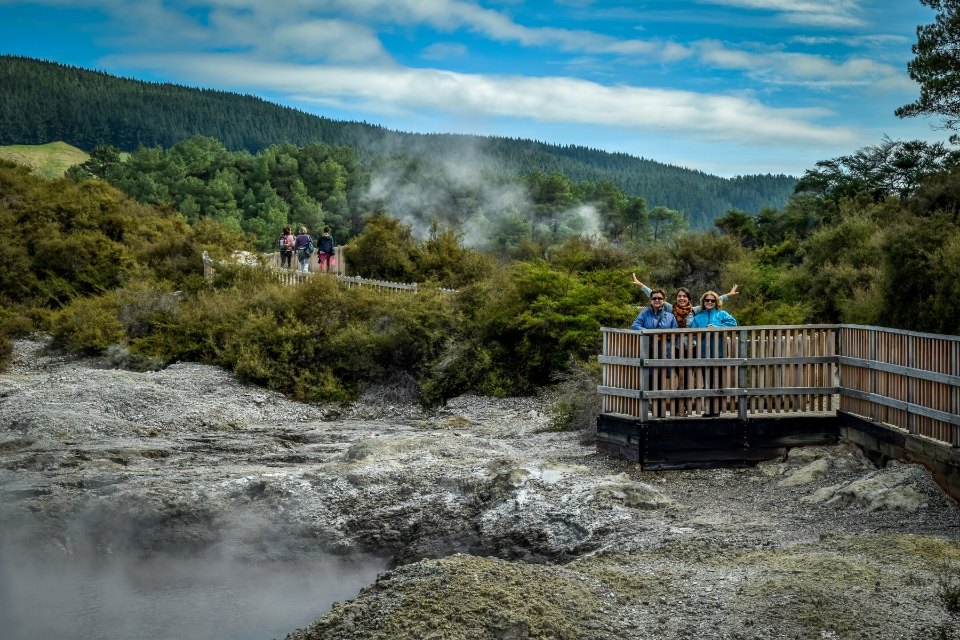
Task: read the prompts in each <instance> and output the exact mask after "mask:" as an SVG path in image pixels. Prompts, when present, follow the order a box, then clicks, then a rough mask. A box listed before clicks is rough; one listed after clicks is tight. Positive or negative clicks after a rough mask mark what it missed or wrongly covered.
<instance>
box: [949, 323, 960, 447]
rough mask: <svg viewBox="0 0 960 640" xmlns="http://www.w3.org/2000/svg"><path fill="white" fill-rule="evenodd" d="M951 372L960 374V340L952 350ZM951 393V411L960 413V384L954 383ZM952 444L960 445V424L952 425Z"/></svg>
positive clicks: (954, 413) (956, 413)
mask: <svg viewBox="0 0 960 640" xmlns="http://www.w3.org/2000/svg"><path fill="white" fill-rule="evenodd" d="M950 373H952V374H953V375H955V376H960V342H954V343H953V348H952V349H951V352H950ZM951 395H952V396H953V397H952V398H951V400H950V411H951V412H952V413H953V415H960V386H958V385H953V391H952V392H951ZM950 444H951V446H954V447H960V425H955V424H952V425H950Z"/></svg>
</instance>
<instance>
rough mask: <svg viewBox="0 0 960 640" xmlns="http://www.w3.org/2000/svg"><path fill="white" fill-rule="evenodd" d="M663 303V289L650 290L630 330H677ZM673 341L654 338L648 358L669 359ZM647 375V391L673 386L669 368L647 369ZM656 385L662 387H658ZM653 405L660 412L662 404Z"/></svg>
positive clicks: (671, 338) (658, 401)
mask: <svg viewBox="0 0 960 640" xmlns="http://www.w3.org/2000/svg"><path fill="white" fill-rule="evenodd" d="M665 301H666V294H665V293H664V292H663V289H654V290H652V291H651V292H650V304H649V305H648V306H647V308H646V309H644V310H643V311H641V312H640V315H638V316H637V317H636V319H635V320H634V321H633V324H632V325H631V326H630V328H631V329H633V330H635V331H636V330H638V329H677V328H678V327H679V325H678V324H677V319H676V318H674V317H673V314H672V313H670V312H669V311H667V309H666V307H665V306H664V303H665ZM665 340H669V342H664V341H665ZM673 340H674V337H673V336H671V337H670V338H665V337H663V336H662V335H660V336H659V337H654V338H653V340H652V341H651V343H650V347H649V348H650V352H649V356H650V357H653V358H663V357H669V355H670V352H671V351H672V350H673V347H672V345H673ZM654 345H656V346H654ZM647 375H648V378H647V388H648V389H655V388H670V387H672V386H673V372H672V370H671V369H670V367H665V368H660V367H651V368H648V369H647ZM658 383H659V384H661V385H664V386H663V387H659V386H658ZM655 403H656V406H657V411H658V412H660V411H662V410H663V406H662V405H663V402H662V401H660V400H656V401H655Z"/></svg>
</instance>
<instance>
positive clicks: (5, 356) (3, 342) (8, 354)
mask: <svg viewBox="0 0 960 640" xmlns="http://www.w3.org/2000/svg"><path fill="white" fill-rule="evenodd" d="M12 360H13V342H12V341H11V340H10V337H9V336H7V334H5V333H0V371H6V370H7V369H9V368H10V362H11V361H12Z"/></svg>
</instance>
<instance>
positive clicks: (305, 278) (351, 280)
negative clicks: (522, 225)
mask: <svg viewBox="0 0 960 640" xmlns="http://www.w3.org/2000/svg"><path fill="white" fill-rule="evenodd" d="M337 248H338V249H340V247H337ZM278 255H279V254H267V259H266V263H265V264H262V265H261V264H255V265H251V264H247V265H244V266H248V267H251V268H254V267H257V268H263V269H267V270H269V271H270V272H271V273H273V274H275V275H276V278H277V280H278V281H279V282H280V283H281V284H285V285H299V284H304V283H305V282H309V281H310V279H311V278H313V277H314V276H317V275H321V276H323V277H329V278H334V279H336V281H337V282H339V283H340V284H342V285H344V286H346V287H347V288H356V287H372V288H374V289H380V290H384V291H397V292H417V291H420V290H422V289H424V288H425V287H424V286H423V285H418V284H416V283H408V282H390V281H388V280H376V279H373V278H362V277H360V276H347V275H342V274H339V273H334V272H329V273H322V272H319V271H316V270H314V271H306V272H304V271H296V270H292V269H283V268H281V267H280V266H279V260H278V259H276V256H278ZM214 272H215V269H214V262H213V259H212V258H210V256H209V255H208V254H207V252H204V254H203V274H204V277H205V278H207V279H208V280H209V279H211V278H213V275H214ZM436 290H437V291H439V292H440V293H456V292H457V290H456V289H445V288H442V287H438V288H437V289H436Z"/></svg>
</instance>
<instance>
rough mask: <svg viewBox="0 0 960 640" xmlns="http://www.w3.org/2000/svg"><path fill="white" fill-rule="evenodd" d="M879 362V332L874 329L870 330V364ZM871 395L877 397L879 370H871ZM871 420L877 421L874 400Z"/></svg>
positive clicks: (871, 405) (871, 403)
mask: <svg viewBox="0 0 960 640" xmlns="http://www.w3.org/2000/svg"><path fill="white" fill-rule="evenodd" d="M876 361H877V332H876V330H874V329H873V328H871V329H870V362H876ZM870 393H871V395H876V393H877V370H876V369H870ZM870 418H871V419H873V420H876V419H877V403H876V402H874V401H873V400H871V401H870Z"/></svg>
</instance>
